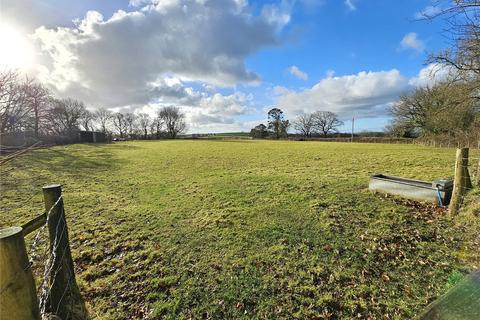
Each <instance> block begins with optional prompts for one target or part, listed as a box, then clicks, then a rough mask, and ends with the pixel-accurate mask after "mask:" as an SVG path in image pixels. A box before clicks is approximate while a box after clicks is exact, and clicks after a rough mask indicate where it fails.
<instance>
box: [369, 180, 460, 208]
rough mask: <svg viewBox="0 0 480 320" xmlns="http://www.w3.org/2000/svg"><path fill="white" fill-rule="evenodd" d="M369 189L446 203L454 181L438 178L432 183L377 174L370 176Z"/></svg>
mask: <svg viewBox="0 0 480 320" xmlns="http://www.w3.org/2000/svg"><path fill="white" fill-rule="evenodd" d="M369 189H370V190H371V191H373V192H380V193H387V194H391V195H394V196H399V197H403V198H407V199H411V200H416V201H426V202H433V203H435V204H438V205H446V204H448V202H449V201H450V197H451V196H452V189H453V181H452V180H450V179H438V180H435V181H433V182H432V183H430V182H426V181H420V180H414V179H406V178H400V177H393V176H386V175H383V174H375V175H372V176H371V177H370V183H369Z"/></svg>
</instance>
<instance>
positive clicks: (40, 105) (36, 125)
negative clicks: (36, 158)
mask: <svg viewBox="0 0 480 320" xmlns="http://www.w3.org/2000/svg"><path fill="white" fill-rule="evenodd" d="M24 88H25V90H26V94H25V104H26V106H27V108H28V109H30V110H31V112H32V117H31V118H32V121H33V132H34V135H35V137H37V138H38V136H39V132H40V130H41V129H42V127H44V125H45V120H46V118H47V113H48V105H49V102H50V101H51V99H52V97H51V95H50V92H49V91H48V89H47V88H45V87H44V86H43V85H41V84H40V83H37V82H31V83H28V84H26V85H25V87H24Z"/></svg>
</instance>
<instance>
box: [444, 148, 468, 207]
mask: <svg viewBox="0 0 480 320" xmlns="http://www.w3.org/2000/svg"><path fill="white" fill-rule="evenodd" d="M471 184H472V183H471V181H470V175H469V174H468V148H461V149H457V156H456V160H455V178H454V181H453V192H452V199H451V201H450V207H449V212H450V214H457V213H458V210H459V209H460V206H461V205H462V201H463V196H464V195H465V193H466V192H467V189H468V188H470V187H471Z"/></svg>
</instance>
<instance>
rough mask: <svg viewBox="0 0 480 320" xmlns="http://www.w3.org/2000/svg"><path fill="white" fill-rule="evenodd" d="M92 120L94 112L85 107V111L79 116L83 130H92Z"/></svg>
mask: <svg viewBox="0 0 480 320" xmlns="http://www.w3.org/2000/svg"><path fill="white" fill-rule="evenodd" d="M93 120H95V114H94V113H93V112H91V111H89V110H86V109H85V112H84V113H83V114H82V116H81V118H80V122H81V124H82V127H83V129H84V130H85V131H93V127H92V126H91V123H92V122H93Z"/></svg>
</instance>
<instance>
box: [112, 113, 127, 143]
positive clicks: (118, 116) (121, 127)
mask: <svg viewBox="0 0 480 320" xmlns="http://www.w3.org/2000/svg"><path fill="white" fill-rule="evenodd" d="M112 122H113V126H114V127H115V129H117V132H118V134H119V135H120V138H124V136H125V134H126V133H127V131H128V123H127V121H126V120H125V114H123V113H121V112H117V113H115V114H114V115H113V118H112Z"/></svg>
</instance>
